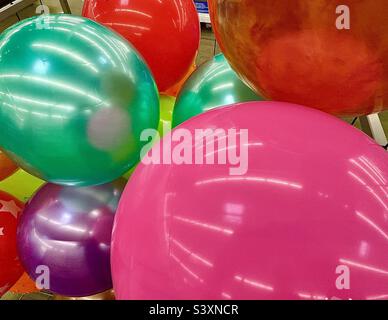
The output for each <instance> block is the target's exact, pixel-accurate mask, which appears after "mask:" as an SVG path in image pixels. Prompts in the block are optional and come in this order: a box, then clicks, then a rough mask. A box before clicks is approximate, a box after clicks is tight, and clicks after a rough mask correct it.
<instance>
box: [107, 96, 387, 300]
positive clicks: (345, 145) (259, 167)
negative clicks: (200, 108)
mask: <svg viewBox="0 0 388 320" xmlns="http://www.w3.org/2000/svg"><path fill="white" fill-rule="evenodd" d="M209 128H212V129H216V128H219V129H223V130H224V131H225V132H227V133H228V134H227V135H224V136H223V135H222V134H219V135H217V137H216V138H215V141H216V143H215V146H217V145H218V147H217V148H216V149H214V150H211V148H210V149H206V152H202V153H203V155H204V156H203V158H202V160H203V161H202V162H203V164H202V165H200V164H187V163H189V160H188V159H189V155H190V151H191V153H192V155H195V154H196V153H197V152H198V154H201V152H199V151H204V150H199V148H202V147H203V146H204V145H205V144H202V147H201V143H199V142H200V140H199V137H197V135H196V132H197V131H196V130H198V129H209ZM229 129H234V131H233V130H229ZM245 129H246V130H248V131H247V132H248V139H246V138H247V136H246V132H245V133H244V130H245ZM228 130H229V131H228ZM233 132H234V133H237V135H236V136H235V137H234V138H233V137H232V135H233V134H234V133H233ZM190 134H191V135H192V139H191V141H192V145H191V147H187V148H186V149H185V152H186V153H187V154H186V156H187V157H186V158H185V159H186V160H185V161H186V163H180V162H179V161H178V160H179V159H180V160H182V158H179V157H178V158H173V159H172V161H171V162H172V163H171V164H157V163H156V161H154V162H152V163H148V164H146V163H145V161H143V163H142V164H140V165H139V167H138V168H137V169H136V171H135V173H134V175H133V176H132V178H131V179H130V181H129V183H128V185H127V187H126V189H125V191H124V194H123V196H122V198H121V201H120V205H119V209H118V213H117V215H116V220H115V227H114V233H113V240H112V241H113V243H112V273H113V282H114V290H115V293H116V295H117V298H118V299H238V300H239V299H384V298H388V295H387V288H388V254H387V248H388V201H387V199H388V183H387V181H388V156H387V153H386V151H385V150H384V149H383V148H381V147H380V146H379V145H377V144H376V143H375V142H374V141H373V140H371V139H370V138H369V137H368V136H367V135H365V134H364V133H362V132H361V131H359V130H357V129H355V128H353V127H351V126H350V125H348V124H346V123H345V122H342V121H341V120H338V119H336V118H334V117H333V116H330V115H328V114H325V113H322V112H320V111H318V110H314V109H309V108H306V107H302V106H298V105H293V104H287V103H279V102H249V103H244V104H239V105H233V106H230V107H225V108H221V109H217V110H213V111H210V112H207V113H205V114H202V115H200V116H198V117H195V118H193V119H191V120H189V121H187V122H185V123H183V124H182V125H181V126H179V127H178V128H176V129H175V130H174V131H173V132H172V133H171V134H169V135H167V136H166V137H165V138H164V139H163V140H162V141H161V142H160V145H159V144H157V145H155V147H154V148H153V149H152V150H151V151H150V153H149V154H148V155H147V157H148V156H149V157H148V158H147V159H148V160H149V159H150V155H151V152H155V151H158V150H159V149H162V150H164V147H165V146H167V145H168V143H166V141H168V139H170V138H171V137H172V140H173V141H174V140H175V142H172V146H171V150H172V151H173V155H174V154H175V157H177V154H178V152H176V151H177V149H176V148H178V146H179V145H180V146H182V145H181V144H182V141H184V139H183V140H182V139H181V141H180V142H179V139H177V138H178V136H180V137H183V136H185V137H186V138H187V137H188V136H190ZM197 138H198V139H197ZM188 141H189V140H187V141H186V142H187V143H189V142H188ZM225 141H226V146H225ZM161 146H162V148H159V147H161ZM220 146H223V147H220ZM207 147H209V144H207V145H206V148H207ZM180 150H181V151H182V150H183V149H180ZM225 150H226V151H227V153H226V155H227V160H228V161H226V163H225V162H224V164H222V161H218V160H217V157H216V159H215V161H214V164H209V163H210V161H209V163H208V161H207V160H209V157H210V156H211V155H212V154H213V155H214V154H217V156H218V158H220V159H221V160H222V154H221V153H222V152H225ZM236 150H237V153H236ZM155 154H157V153H155ZM182 154H183V153H181V155H182ZM239 154H240V155H241V157H240V160H239V161H236V159H238V157H237V158H236V157H233V155H235V156H236V155H237V156H238V155H239ZM224 155H225V154H224ZM155 159H156V158H155ZM193 159H194V156H193ZM199 159H201V158H200V157H198V159H197V160H199ZM233 159H234V160H235V161H232V160H233ZM244 159H245V160H244ZM148 160H147V161H148ZM246 161H247V162H246ZM149 162H150V161H149ZM167 162H168V161H167ZM199 162H200V161H197V162H196V163H199ZM232 163H233V164H232ZM237 168H240V170H237ZM231 169H235V170H234V171H233V170H231ZM238 171H240V172H238ZM245 171H246V172H245ZM138 190H142V192H141V193H140V194H139V192H138Z"/></svg>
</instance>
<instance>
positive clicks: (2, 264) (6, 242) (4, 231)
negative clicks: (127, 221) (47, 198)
mask: <svg viewBox="0 0 388 320" xmlns="http://www.w3.org/2000/svg"><path fill="white" fill-rule="evenodd" d="M22 209H23V203H21V202H20V201H19V200H17V199H16V198H14V197H13V196H11V195H9V194H7V193H5V192H3V191H0V297H1V296H2V295H3V294H4V293H5V292H7V291H8V290H9V289H10V288H11V287H12V286H13V285H14V284H15V283H16V281H17V280H18V279H19V278H20V277H21V276H22V274H23V268H22V266H21V264H20V262H19V258H18V254H17V247H16V228H17V222H18V218H19V214H20V212H21V211H22Z"/></svg>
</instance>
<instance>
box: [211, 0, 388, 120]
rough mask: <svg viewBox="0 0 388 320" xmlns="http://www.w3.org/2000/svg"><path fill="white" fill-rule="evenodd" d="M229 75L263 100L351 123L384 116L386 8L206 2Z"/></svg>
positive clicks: (276, 0) (362, 0)
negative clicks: (373, 115)
mask: <svg viewBox="0 0 388 320" xmlns="http://www.w3.org/2000/svg"><path fill="white" fill-rule="evenodd" d="M209 5H210V11H211V16H212V23H213V26H214V30H215V33H216V36H217V40H218V42H219V43H220V46H221V49H222V51H223V53H224V54H225V56H226V58H227V59H228V60H229V62H230V64H231V65H232V67H233V68H234V69H235V70H236V71H237V72H238V74H239V75H240V76H241V78H243V79H244V80H245V81H246V82H247V83H248V84H249V85H250V86H251V87H252V88H253V89H255V90H256V91H257V92H259V93H261V94H262V95H263V96H265V97H266V98H269V99H271V100H278V101H286V102H292V103H297V104H301V105H306V106H309V107H313V108H317V109H320V110H322V111H325V112H328V113H331V114H333V115H338V116H356V115H363V114H369V113H373V112H379V111H382V110H384V109H387V108H388V103H387V101H388V19H387V13H388V1H387V0H373V1H371V0H342V1H338V0H319V1H311V0H293V1H291V0H287V1H285V0H239V1H235V0H210V1H209Z"/></svg>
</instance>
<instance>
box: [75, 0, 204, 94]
mask: <svg viewBox="0 0 388 320" xmlns="http://www.w3.org/2000/svg"><path fill="white" fill-rule="evenodd" d="M82 14H83V16H85V17H87V18H90V19H92V20H95V21H97V22H99V23H102V24H104V25H105V26H108V27H111V28H112V29H113V30H115V31H117V32H118V33H119V34H121V35H122V36H123V37H124V38H126V39H127V40H128V41H129V42H130V43H132V45H134V46H135V48H136V49H137V50H138V51H139V52H140V53H141V55H142V56H143V57H144V59H145V60H146V62H147V63H148V65H149V67H150V68H151V71H152V73H153V75H154V77H155V80H156V83H157V85H158V88H159V90H160V91H161V92H164V91H166V90H168V89H169V88H171V87H172V86H174V85H175V84H177V83H178V82H179V81H180V80H181V79H183V77H184V76H185V75H186V74H187V72H188V71H189V69H190V67H191V66H192V64H193V62H194V60H195V58H196V55H197V52H198V48H199V40H200V25H199V18H198V14H197V11H196V9H195V6H194V3H193V1H192V0H131V1H120V0H109V1H108V0H85V4H84V7H83V12H82Z"/></svg>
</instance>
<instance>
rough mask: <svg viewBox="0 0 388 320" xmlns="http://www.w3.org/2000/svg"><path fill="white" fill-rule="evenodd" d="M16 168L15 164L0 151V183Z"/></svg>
mask: <svg viewBox="0 0 388 320" xmlns="http://www.w3.org/2000/svg"><path fill="white" fill-rule="evenodd" d="M17 168H18V167H17V166H16V164H15V163H14V162H13V161H12V160H10V159H9V158H8V157H7V156H6V155H5V153H4V152H2V151H1V150H0V181H2V180H4V179H5V178H8V177H9V176H10V175H11V174H13V173H14V172H15V171H16V170H17Z"/></svg>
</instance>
